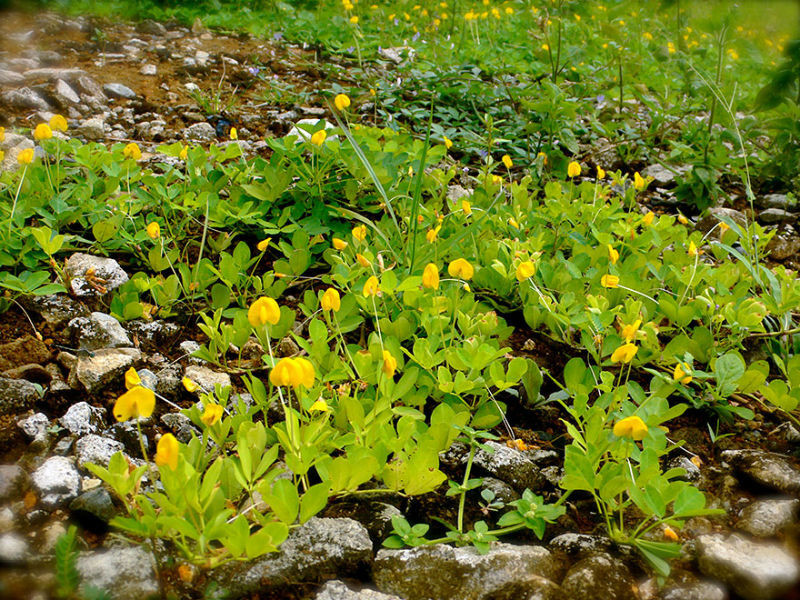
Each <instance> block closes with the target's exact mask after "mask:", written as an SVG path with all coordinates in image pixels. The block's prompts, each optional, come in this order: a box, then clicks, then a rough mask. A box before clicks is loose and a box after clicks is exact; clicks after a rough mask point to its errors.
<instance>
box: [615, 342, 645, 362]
mask: <svg viewBox="0 0 800 600" xmlns="http://www.w3.org/2000/svg"><path fill="white" fill-rule="evenodd" d="M638 350H639V346H637V345H636V344H632V343H630V342H628V343H627V344H622V346H620V347H619V348H617V349H616V350H614V352H613V353H612V354H611V362H612V363H618V362H621V363H626V364H627V363H629V362H631V361H632V360H633V357H634V356H636V352H638Z"/></svg>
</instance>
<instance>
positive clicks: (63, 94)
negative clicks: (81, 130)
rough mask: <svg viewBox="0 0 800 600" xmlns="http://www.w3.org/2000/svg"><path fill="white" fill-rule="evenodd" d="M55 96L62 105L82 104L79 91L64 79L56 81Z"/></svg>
mask: <svg viewBox="0 0 800 600" xmlns="http://www.w3.org/2000/svg"><path fill="white" fill-rule="evenodd" d="M55 97H56V100H58V101H59V102H60V103H61V106H65V107H66V106H70V105H71V104H80V101H81V97H80V96H78V93H77V92H76V91H75V90H73V89H72V87H71V86H70V85H69V84H68V83H67V82H66V81H64V80H63V79H59V80H58V81H56V90H55Z"/></svg>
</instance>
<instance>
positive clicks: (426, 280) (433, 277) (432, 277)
mask: <svg viewBox="0 0 800 600" xmlns="http://www.w3.org/2000/svg"><path fill="white" fill-rule="evenodd" d="M422 287H426V288H428V289H429V290H438V289H439V267H437V266H436V265H435V264H434V263H428V264H427V265H426V266H425V270H424V271H422Z"/></svg>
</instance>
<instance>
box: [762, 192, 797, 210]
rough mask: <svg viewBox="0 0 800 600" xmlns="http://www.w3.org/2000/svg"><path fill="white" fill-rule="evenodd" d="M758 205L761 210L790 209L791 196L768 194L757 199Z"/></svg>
mask: <svg viewBox="0 0 800 600" xmlns="http://www.w3.org/2000/svg"><path fill="white" fill-rule="evenodd" d="M756 205H757V206H758V207H759V208H782V209H787V208H789V207H790V202H789V196H787V195H786V194H767V195H765V196H761V197H758V198H756Z"/></svg>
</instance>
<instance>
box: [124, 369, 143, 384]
mask: <svg viewBox="0 0 800 600" xmlns="http://www.w3.org/2000/svg"><path fill="white" fill-rule="evenodd" d="M137 385H142V380H141V378H140V377H139V373H137V372H136V369H134V368H133V367H131V368H130V369H128V370H127V371H125V389H126V390H130V389H133V388H135V387H136V386H137Z"/></svg>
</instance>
